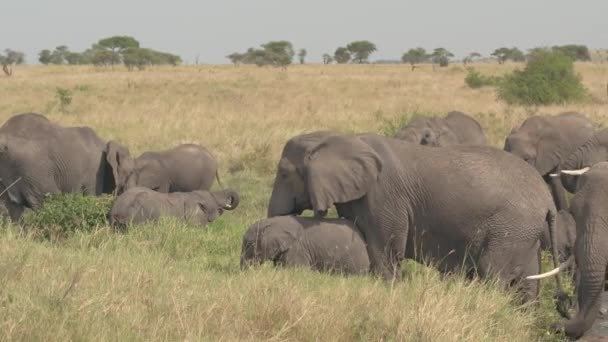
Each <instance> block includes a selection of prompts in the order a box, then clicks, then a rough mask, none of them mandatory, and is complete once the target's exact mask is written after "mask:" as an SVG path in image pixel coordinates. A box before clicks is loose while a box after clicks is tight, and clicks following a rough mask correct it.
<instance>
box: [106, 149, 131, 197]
mask: <svg viewBox="0 0 608 342" xmlns="http://www.w3.org/2000/svg"><path fill="white" fill-rule="evenodd" d="M106 161H107V162H108V164H110V167H111V168H112V174H113V175H114V181H115V182H116V187H117V188H119V187H123V186H124V185H125V184H126V182H127V178H128V176H129V174H130V173H131V172H133V169H134V168H135V163H134V162H133V159H132V158H131V155H130V153H129V149H128V148H127V147H125V146H123V145H121V144H119V143H117V142H116V141H113V140H112V141H109V142H108V144H107V146H106Z"/></svg>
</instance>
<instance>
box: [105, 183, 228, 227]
mask: <svg viewBox="0 0 608 342" xmlns="http://www.w3.org/2000/svg"><path fill="white" fill-rule="evenodd" d="M238 205H239V195H238V193H237V192H236V191H234V190H230V189H228V190H222V191H213V192H210V191H203V190H198V191H192V192H172V193H160V192H157V191H154V190H151V189H148V188H144V187H136V188H131V189H129V190H127V191H125V192H124V193H123V194H121V195H120V196H118V197H116V199H115V200H114V203H113V204H112V209H111V211H110V215H109V216H110V224H111V225H112V226H125V225H127V224H129V223H135V224H140V223H145V222H151V221H157V220H158V219H159V218H160V217H161V216H172V217H177V218H181V219H183V220H185V221H186V222H188V223H191V224H195V225H203V226H204V225H206V224H207V223H209V222H212V221H214V220H215V219H217V218H218V217H219V216H220V215H221V214H222V213H223V212H224V210H234V209H236V207H237V206H238Z"/></svg>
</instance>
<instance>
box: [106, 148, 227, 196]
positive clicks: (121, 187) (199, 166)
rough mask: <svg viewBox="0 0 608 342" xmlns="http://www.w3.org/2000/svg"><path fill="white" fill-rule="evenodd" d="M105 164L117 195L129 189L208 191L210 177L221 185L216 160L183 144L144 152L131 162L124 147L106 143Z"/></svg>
mask: <svg viewBox="0 0 608 342" xmlns="http://www.w3.org/2000/svg"><path fill="white" fill-rule="evenodd" d="M107 161H108V163H109V164H110V165H111V166H112V170H113V172H114V178H115V179H116V180H117V181H116V188H117V189H116V190H117V191H116V193H117V194H119V195H120V194H121V193H123V192H124V191H126V190H128V189H130V188H133V187H146V188H149V189H152V190H155V191H158V192H188V191H194V190H210V189H211V186H212V184H213V179H214V177H215V178H217V182H218V184H219V185H220V186H221V183H220V179H219V177H218V174H217V168H218V164H217V161H216V160H215V158H214V157H213V155H211V153H210V152H209V151H208V150H207V149H206V148H204V147H202V146H199V145H194V144H183V145H179V146H176V147H174V148H172V149H168V150H164V151H149V152H144V153H143V154H141V155H140V156H139V157H137V158H135V159H133V158H131V156H130V153H129V149H128V148H127V147H125V146H123V145H120V144H119V143H117V142H115V141H110V142H108V154H107Z"/></svg>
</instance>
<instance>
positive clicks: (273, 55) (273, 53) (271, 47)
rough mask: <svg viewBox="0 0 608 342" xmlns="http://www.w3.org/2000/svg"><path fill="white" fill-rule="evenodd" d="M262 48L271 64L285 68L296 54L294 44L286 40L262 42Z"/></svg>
mask: <svg viewBox="0 0 608 342" xmlns="http://www.w3.org/2000/svg"><path fill="white" fill-rule="evenodd" d="M262 48H263V49H264V51H265V52H266V55H267V59H268V60H269V61H270V64H272V65H276V66H281V67H283V68H284V67H286V66H287V65H289V64H291V62H292V61H293V56H294V55H295V52H294V50H293V45H292V44H291V43H290V42H288V41H286V40H279V41H272V42H268V43H266V44H262Z"/></svg>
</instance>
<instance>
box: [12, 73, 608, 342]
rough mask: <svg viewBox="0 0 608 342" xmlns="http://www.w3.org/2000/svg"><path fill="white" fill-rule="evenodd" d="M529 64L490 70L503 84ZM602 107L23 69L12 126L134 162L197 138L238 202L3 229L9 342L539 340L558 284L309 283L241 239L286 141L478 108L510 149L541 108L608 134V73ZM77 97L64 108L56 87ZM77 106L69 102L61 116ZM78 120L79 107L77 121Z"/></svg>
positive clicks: (365, 87) (324, 279)
mask: <svg viewBox="0 0 608 342" xmlns="http://www.w3.org/2000/svg"><path fill="white" fill-rule="evenodd" d="M513 68H514V65H504V66H496V65H477V66H476V69H477V70H480V71H481V72H483V73H484V74H486V75H496V76H499V75H501V74H503V73H505V72H507V71H511V70H513ZM577 71H578V72H580V73H581V74H582V76H583V82H584V83H585V86H586V87H587V89H589V91H590V93H591V94H592V96H593V97H594V101H592V102H590V103H586V104H584V105H581V106H579V107H567V106H549V107H542V108H539V109H534V108H533V109H531V108H523V107H518V106H508V105H505V104H502V103H499V102H497V101H495V95H494V93H493V91H491V90H488V89H484V88H481V89H470V88H468V87H466V86H465V85H464V83H463V79H464V77H465V71H464V70H443V69H437V71H432V70H431V68H430V67H429V68H428V69H425V67H424V66H423V67H421V68H419V69H417V70H415V71H414V72H412V71H411V70H410V68H408V67H407V66H406V65H404V66H390V65H387V66H384V65H382V66H380V65H366V66H360V65H344V66H343V65H335V66H315V65H305V66H293V67H289V69H288V70H287V71H280V70H276V69H270V68H257V67H248V66H244V67H243V66H240V67H233V66H203V67H200V66H199V67H178V68H172V67H171V68H154V69H153V70H149V71H145V72H127V71H122V70H118V69H116V70H114V71H101V70H96V69H94V68H91V67H23V68H17V69H16V70H15V74H14V76H13V77H12V78H0V94H1V95H0V121H4V120H6V119H7V118H8V117H10V116H11V115H12V114H14V113H18V112H24V111H38V112H43V113H45V114H46V115H48V116H49V118H50V119H51V120H55V121H59V122H61V123H63V124H66V125H88V126H91V127H93V128H94V129H95V130H96V131H97V132H98V133H99V134H100V135H101V136H103V137H104V138H105V139H108V140H109V139H117V140H119V141H121V142H123V143H126V144H127V145H128V146H129V147H130V149H131V151H132V153H134V154H137V153H139V152H142V151H145V150H153V149H161V148H168V147H170V146H173V145H176V144H179V143H185V142H195V143H201V144H203V145H205V146H207V147H209V148H210V149H211V150H212V151H213V152H214V154H215V155H216V156H217V157H218V159H219V162H220V177H221V178H222V182H223V183H224V186H226V187H232V188H236V189H237V190H238V191H239V192H240V193H241V204H240V206H239V208H238V209H237V210H235V211H232V212H226V213H224V215H223V216H222V217H221V218H220V219H219V220H217V221H215V222H213V223H212V224H211V225H209V227H207V228H205V229H201V228H197V227H189V226H185V225H183V224H181V223H179V222H176V221H171V220H163V221H162V222H160V223H158V224H154V225H146V226H141V227H137V228H133V229H131V230H129V231H128V232H126V233H114V232H112V231H111V230H110V229H109V228H107V227H97V228H96V229H94V230H93V231H91V232H82V231H79V230H78V231H76V233H74V234H71V235H69V236H67V237H66V238H65V239H59V240H56V239H51V240H40V239H38V238H37V237H36V236H31V235H30V234H29V233H28V232H27V231H25V230H24V229H22V228H20V227H18V226H13V225H10V224H9V225H6V224H5V225H4V227H3V228H0V339H2V340H48V341H54V340H61V341H65V340H146V341H148V340H154V341H155V340H188V341H192V340H205V341H206V340H212V341H216V340H227V341H236V340H238V341H243V340H244V341H247V340H281V341H283V340H290V341H291V340H325V341H352V340H365V341H369V340H373V341H380V340H382V341H396V340H399V341H489V340H490V341H502V340H508V341H531V340H557V337H555V336H552V335H549V334H547V333H546V329H547V327H548V325H549V323H551V322H553V321H554V320H555V319H556V318H557V317H556V315H555V312H554V310H553V307H552V304H551V303H550V295H551V284H552V281H547V282H546V283H547V286H546V287H545V288H544V289H543V294H544V296H543V303H542V306H541V308H540V309H539V310H533V309H522V308H518V307H517V306H516V305H514V304H513V303H512V302H511V298H510V297H509V294H507V293H504V292H503V291H501V290H499V289H497V288H496V286H493V285H492V284H491V283H489V284H483V283H479V282H472V283H471V282H466V281H464V280H463V279H462V278H461V277H458V276H453V277H441V276H439V275H438V274H437V273H436V272H434V271H433V270H432V269H428V268H426V267H423V266H415V265H414V266H412V265H408V267H407V268H406V269H407V270H408V274H409V275H408V276H407V277H406V280H405V281H403V282H400V283H397V284H385V283H383V282H380V281H377V280H375V279H372V278H368V277H348V278H343V277H336V276H328V275H323V274H318V273H314V272H308V271H304V270H275V269H272V268H270V267H268V266H266V267H262V268H261V269H257V270H250V271H243V272H241V270H240V269H239V253H240V245H241V237H242V234H243V232H244V231H245V229H246V228H247V226H248V225H249V224H251V223H252V222H254V221H257V220H258V219H260V218H262V217H264V216H265V212H266V204H267V203H268V198H269V195H270V186H271V182H272V177H273V176H274V168H275V166H276V162H277V160H278V157H279V154H280V151H281V148H282V146H283V144H284V142H285V141H286V140H287V139H288V138H289V137H291V136H293V135H295V134H298V133H302V132H306V131H312V130H317V129H337V130H341V131H348V132H363V131H372V132H378V133H381V134H387V135H391V133H394V132H395V130H397V129H398V128H399V127H400V126H401V125H402V124H403V123H405V122H407V121H408V120H409V119H411V117H412V116H413V115H437V114H441V113H446V112H448V111H450V110H460V111H463V112H467V113H471V114H472V115H473V116H475V117H476V118H477V119H478V120H479V121H480V123H481V125H482V126H483V127H484V129H485V130H486V132H487V134H488V137H489V140H490V141H491V143H492V144H493V145H495V146H497V147H502V143H503V141H504V137H505V136H506V134H508V132H509V131H510V130H511V128H512V127H513V126H514V125H517V124H519V123H521V121H523V119H524V118H526V117H527V116H529V115H531V114H533V113H535V112H542V113H557V112H559V111H565V110H578V111H581V112H584V113H587V114H588V115H589V116H590V117H591V118H592V119H594V120H596V121H598V122H606V118H607V117H608V106H606V104H608V103H607V101H606V98H605V83H604V82H605V79H606V77H607V76H608V67H606V66H602V65H594V64H580V65H577ZM57 88H61V89H67V90H68V91H69V93H70V95H71V102H70V104H69V111H65V110H62V108H61V103H60V99H58V98H57V93H56V89H57ZM64 107H65V105H64ZM63 109H65V108H63Z"/></svg>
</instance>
